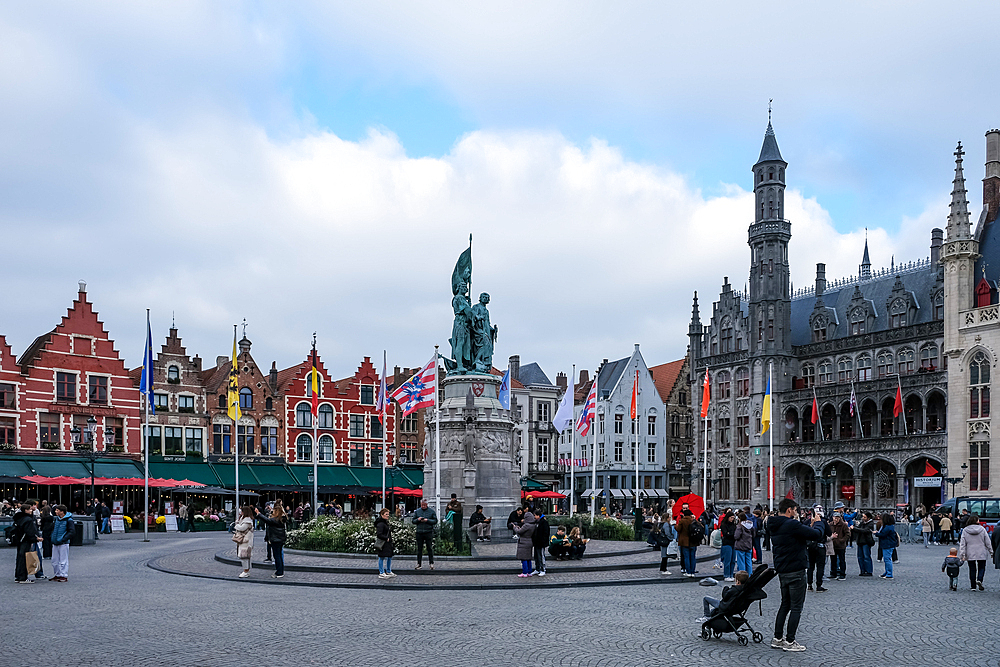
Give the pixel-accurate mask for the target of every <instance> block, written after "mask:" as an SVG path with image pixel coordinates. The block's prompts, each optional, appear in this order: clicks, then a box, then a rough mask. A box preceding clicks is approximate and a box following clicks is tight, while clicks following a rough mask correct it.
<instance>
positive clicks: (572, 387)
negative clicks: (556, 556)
mask: <svg viewBox="0 0 1000 667" xmlns="http://www.w3.org/2000/svg"><path fill="white" fill-rule="evenodd" d="M566 391H572V392H573V397H572V398H570V403H569V405H570V412H571V413H572V414H573V421H572V423H571V424H572V428H571V429H570V430H569V508H568V509H569V515H570V516H573V510H574V509H576V498H575V497H574V495H573V490H574V489H575V488H576V484H575V482H576V479H575V478H574V477H573V476H574V475H575V474H576V470H575V466H574V465H573V464H574V463H575V461H573V456H574V451H575V446H574V445H575V442H576V433H575V431H576V414H575V412H574V409H575V408H576V364H573V374H572V375H570V376H569V384H568V385H567V387H566Z"/></svg>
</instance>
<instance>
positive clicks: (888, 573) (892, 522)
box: [876, 512, 899, 579]
mask: <svg viewBox="0 0 1000 667" xmlns="http://www.w3.org/2000/svg"><path fill="white" fill-rule="evenodd" d="M876 537H877V538H878V548H879V550H880V551H881V552H882V565H883V567H884V568H885V571H884V572H882V574H880V575H878V576H879V577H880V578H882V579H892V551H893V549H895V548H896V547H898V546H899V535H897V534H896V518H895V517H894V516H892V514H890V513H888V512H887V513H885V514H883V515H882V528H881V529H880V530H879V531H878V534H877V535H876Z"/></svg>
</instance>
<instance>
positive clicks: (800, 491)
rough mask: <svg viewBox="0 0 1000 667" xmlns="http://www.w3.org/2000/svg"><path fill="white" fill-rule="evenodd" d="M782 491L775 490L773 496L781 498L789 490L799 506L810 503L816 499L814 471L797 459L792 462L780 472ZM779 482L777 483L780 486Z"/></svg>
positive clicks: (780, 489) (810, 466)
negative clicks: (782, 483)
mask: <svg viewBox="0 0 1000 667" xmlns="http://www.w3.org/2000/svg"><path fill="white" fill-rule="evenodd" d="M782 478H783V482H784V489H782V488H781V487H780V486H779V487H778V488H776V489H775V495H779V496H783V495H785V494H787V493H788V491H789V490H791V491H792V494H793V496H794V498H795V500H796V502H798V503H799V504H803V505H804V504H806V503H811V502H813V501H814V500H815V498H816V469H815V468H813V467H812V465H810V464H809V463H807V462H805V461H803V460H801V459H799V460H795V461H792V462H791V463H789V464H788V465H787V466H785V469H784V470H783V471H782ZM780 483H781V482H778V484H780Z"/></svg>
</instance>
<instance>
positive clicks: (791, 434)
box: [784, 405, 801, 442]
mask: <svg viewBox="0 0 1000 667" xmlns="http://www.w3.org/2000/svg"><path fill="white" fill-rule="evenodd" d="M784 417H785V418H784V426H785V430H784V433H785V441H786V442H798V440H799V439H800V437H801V435H800V433H799V411H798V409H797V408H796V407H795V406H794V405H793V406H789V407H788V408H786V409H785V414H784Z"/></svg>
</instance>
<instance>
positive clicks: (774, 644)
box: [771, 637, 788, 649]
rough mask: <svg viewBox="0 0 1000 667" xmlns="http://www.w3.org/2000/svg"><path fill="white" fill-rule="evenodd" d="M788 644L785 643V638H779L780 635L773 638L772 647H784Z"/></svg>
mask: <svg viewBox="0 0 1000 667" xmlns="http://www.w3.org/2000/svg"><path fill="white" fill-rule="evenodd" d="M786 646H788V644H787V643H785V640H784V639H779V638H778V637H775V638H774V639H772V640H771V648H780V649H783V648H785V647H786Z"/></svg>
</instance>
